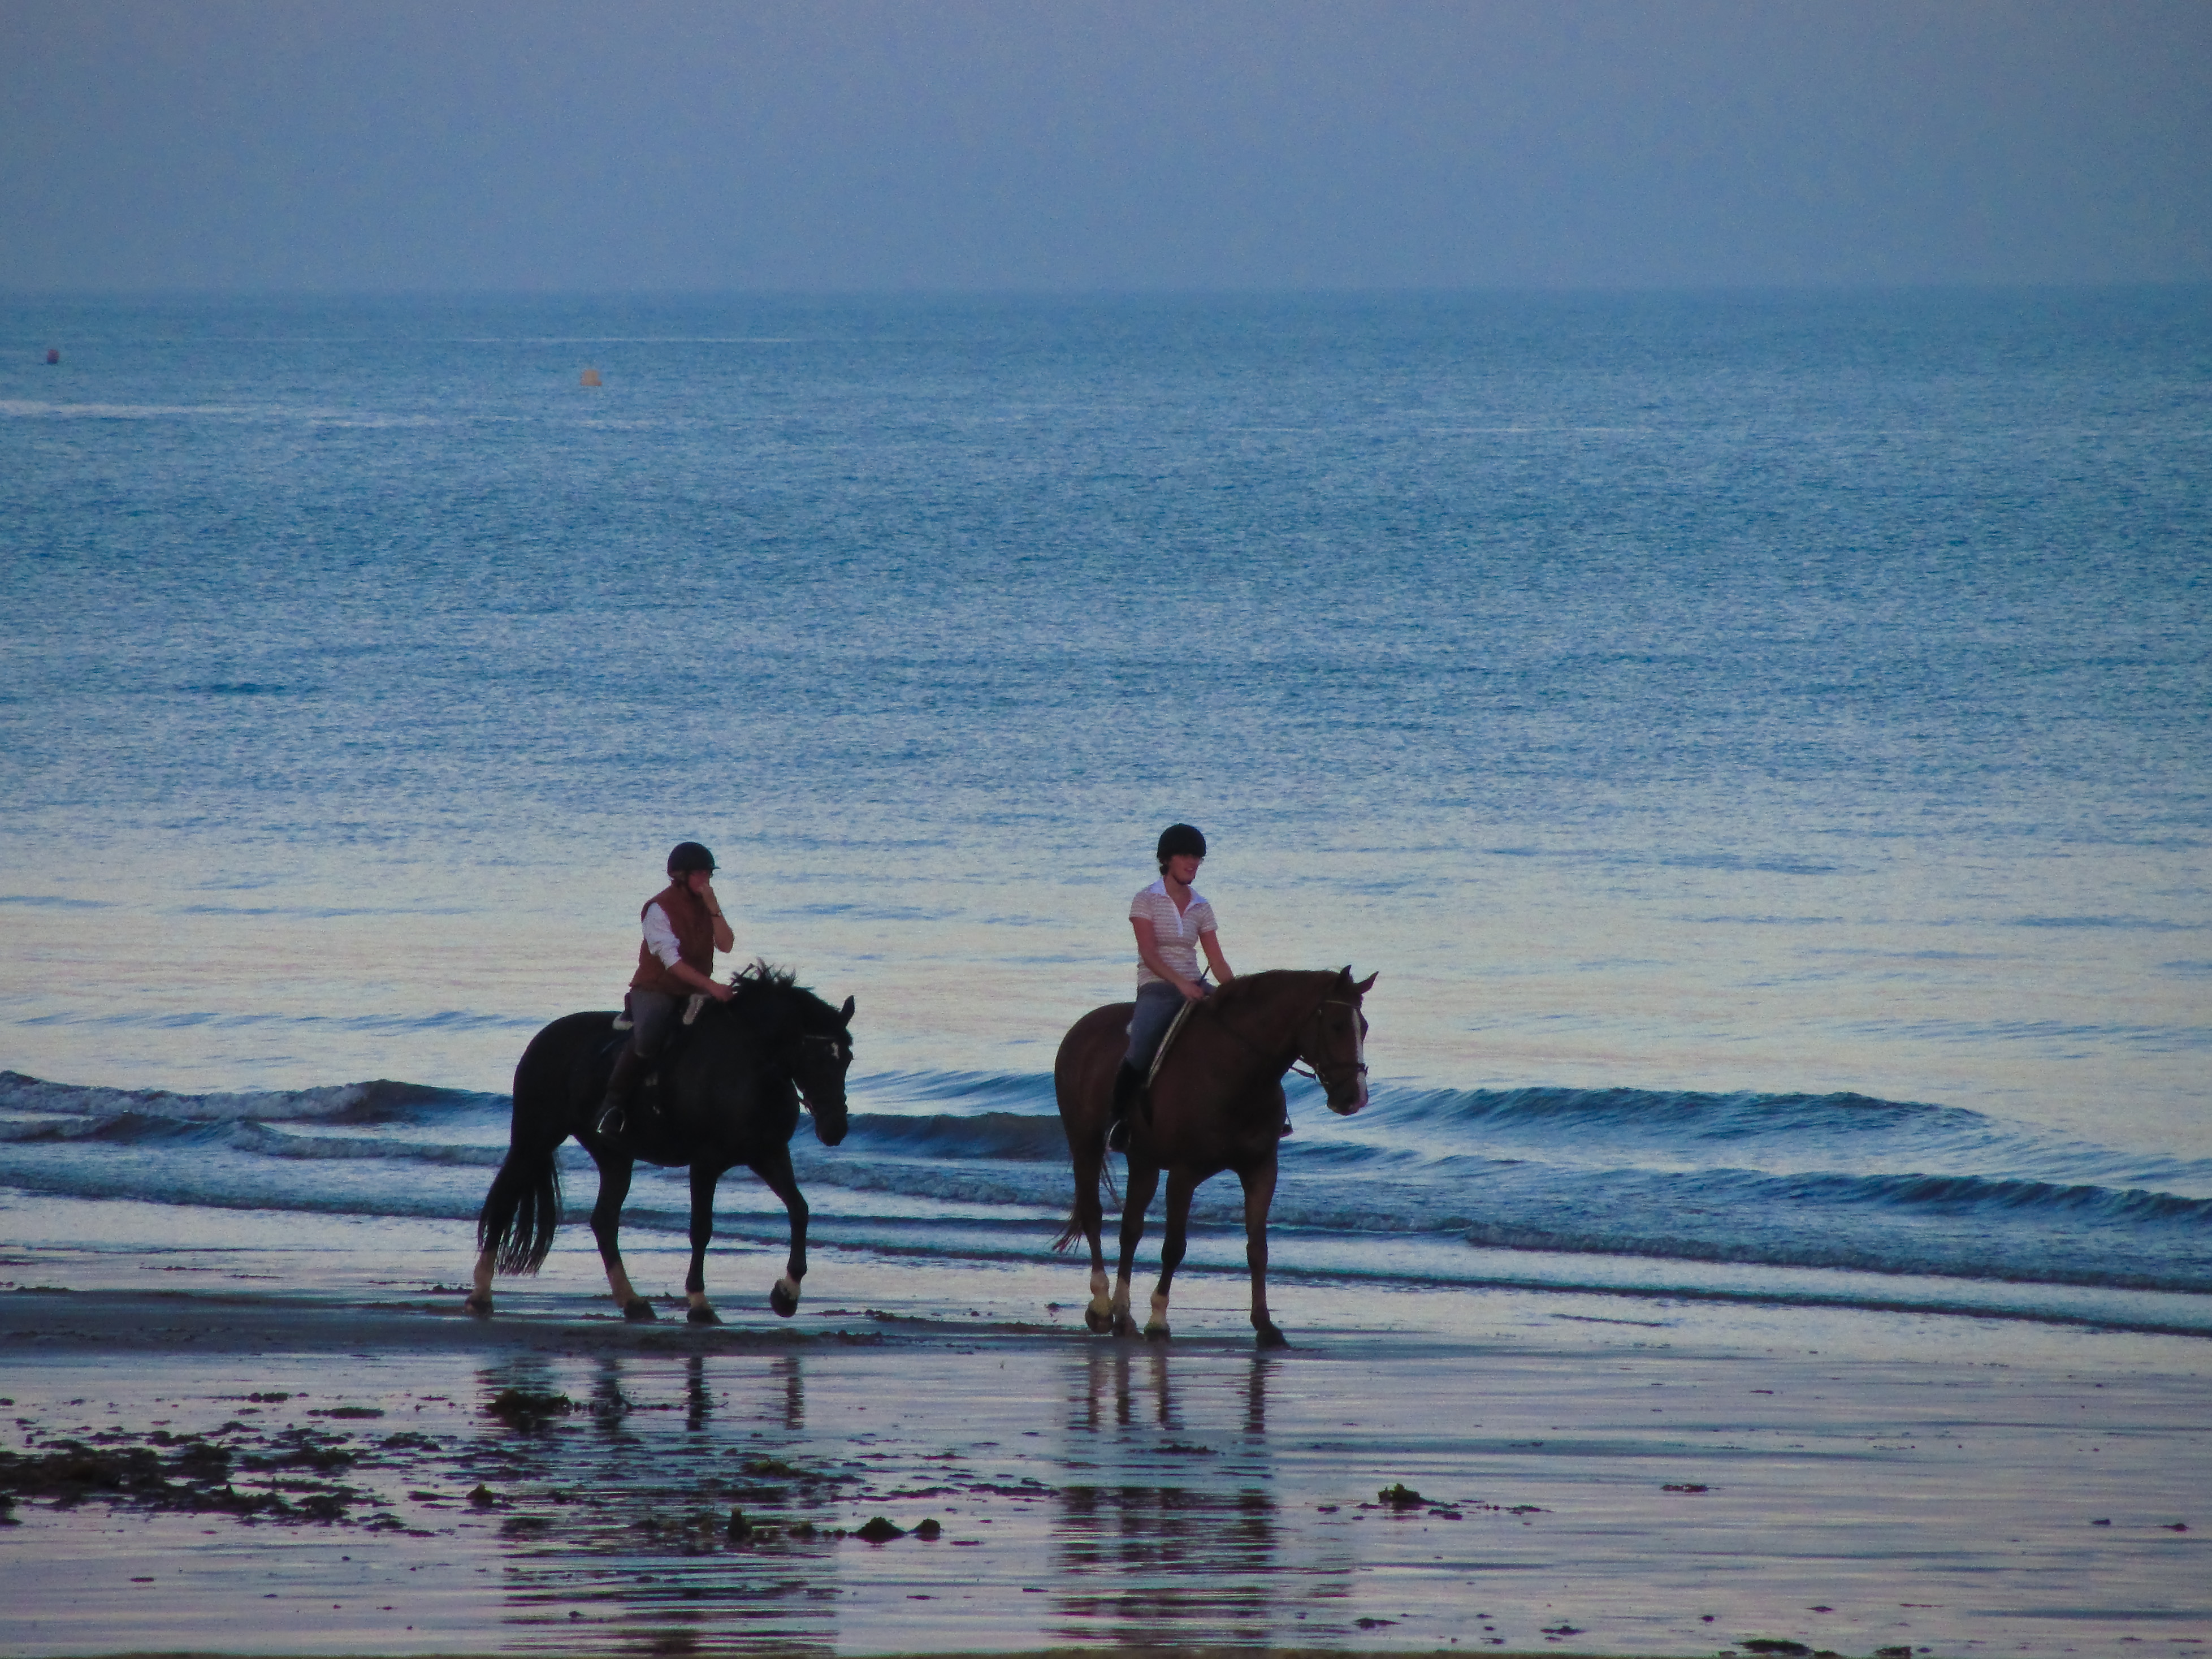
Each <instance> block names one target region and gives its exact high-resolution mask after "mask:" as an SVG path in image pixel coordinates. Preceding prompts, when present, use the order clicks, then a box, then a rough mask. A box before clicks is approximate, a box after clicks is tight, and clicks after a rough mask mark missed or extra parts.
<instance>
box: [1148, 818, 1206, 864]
mask: <svg viewBox="0 0 2212 1659" xmlns="http://www.w3.org/2000/svg"><path fill="white" fill-rule="evenodd" d="M1178 853H1189V854H1194V855H1195V856H1197V857H1199V858H1204V857H1205V856H1206V837H1205V836H1202V835H1200V833H1199V832H1198V829H1197V828H1196V827H1195V826H1194V825H1192V824H1188V823H1171V824H1170V825H1168V827H1167V828H1166V829H1163V830H1161V831H1160V850H1159V854H1158V856H1159V859H1160V861H1161V862H1162V863H1165V862H1166V861H1167V860H1169V859H1171V858H1173V857H1174V856H1175V855H1176V854H1178Z"/></svg>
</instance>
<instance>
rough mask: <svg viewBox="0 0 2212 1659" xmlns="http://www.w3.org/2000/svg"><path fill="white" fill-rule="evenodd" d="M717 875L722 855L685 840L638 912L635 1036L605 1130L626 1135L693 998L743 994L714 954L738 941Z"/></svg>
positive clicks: (613, 1081) (618, 1064)
mask: <svg viewBox="0 0 2212 1659" xmlns="http://www.w3.org/2000/svg"><path fill="white" fill-rule="evenodd" d="M638 921H639V923H640V925H641V927H642V928H643V929H644V933H645V937H644V939H642V940H641V942H640V943H639V945H638V947H637V971H636V972H635V974H633V975H630V981H629V995H628V996H627V997H626V998H624V999H623V1006H624V1007H625V1008H626V1009H628V1011H629V1018H630V1040H629V1042H626V1043H624V1044H623V1051H622V1053H621V1054H617V1056H616V1057H615V1069H614V1074H613V1075H612V1076H611V1077H610V1078H608V1079H607V1097H606V1101H605V1104H603V1105H602V1106H601V1107H600V1108H599V1121H598V1123H597V1124H596V1125H595V1126H594V1127H595V1128H596V1129H597V1130H598V1132H599V1133H600V1134H602V1135H618V1134H620V1133H622V1131H623V1124H624V1122H625V1121H627V1118H628V1114H629V1097H630V1096H631V1095H632V1094H633V1093H635V1091H636V1089H637V1085H638V1082H639V1079H641V1078H642V1077H643V1076H644V1075H645V1072H646V1067H647V1065H648V1064H649V1063H650V1062H651V1061H652V1060H653V1056H654V1055H655V1054H659V1052H660V1049H661V1045H662V1044H663V1043H665V1042H666V1041H667V1040H668V1033H669V1031H670V1030H671V1029H672V1028H673V1027H674V1025H675V1024H676V1018H677V1012H678V1009H680V1008H681V1007H682V1006H683V1005H684V1000H685V999H687V998H689V997H693V996H702V995H703V996H710V997H712V998H714V1000H715V1001H717V1002H727V1001H728V1000H730V998H731V997H732V995H734V994H735V993H734V992H733V991H732V989H731V987H729V986H727V985H722V984H719V983H717V982H716V981H715V979H714V952H715V951H729V950H732V949H734V948H735V947H736V945H737V942H738V940H737V935H736V934H734V933H732V932H731V931H730V924H729V923H728V922H727V921H724V920H723V918H722V905H721V901H720V900H719V899H717V898H716V897H715V896H714V854H712V853H710V852H708V850H707V849H706V848H703V847H702V846H701V845H700V844H699V843H698V842H696V841H687V842H683V843H681V844H680V845H679V846H678V847H677V848H676V850H675V851H673V852H671V854H669V855H668V885H667V886H665V887H664V888H663V889H661V890H660V891H659V892H658V893H655V894H654V895H653V896H652V897H651V898H649V899H647V901H646V902H645V903H644V905H643V907H642V908H641V909H640V910H639V911H638Z"/></svg>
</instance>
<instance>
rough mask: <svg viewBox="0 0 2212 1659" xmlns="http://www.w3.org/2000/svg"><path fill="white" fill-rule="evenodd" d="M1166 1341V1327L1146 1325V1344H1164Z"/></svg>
mask: <svg viewBox="0 0 2212 1659" xmlns="http://www.w3.org/2000/svg"><path fill="white" fill-rule="evenodd" d="M1145 1340H1146V1341H1147V1342H1164V1341H1166V1340H1168V1328H1167V1327H1166V1326H1164V1325H1147V1326H1146V1327H1145Z"/></svg>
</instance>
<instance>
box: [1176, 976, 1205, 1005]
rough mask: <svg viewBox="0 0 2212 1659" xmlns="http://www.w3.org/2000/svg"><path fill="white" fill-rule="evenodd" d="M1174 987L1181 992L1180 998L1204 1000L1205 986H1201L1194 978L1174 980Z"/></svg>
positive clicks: (1193, 1000) (1192, 1000)
mask: <svg viewBox="0 0 2212 1659" xmlns="http://www.w3.org/2000/svg"><path fill="white" fill-rule="evenodd" d="M1176 990H1178V991H1180V992H1182V1000H1184V1001H1185V1002H1203V1001H1205V1000H1206V987H1203V986H1201V985H1200V983H1199V982H1198V981H1196V980H1194V979H1185V980H1178V981H1176Z"/></svg>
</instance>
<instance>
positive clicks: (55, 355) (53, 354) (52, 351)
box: [46, 346, 62, 363]
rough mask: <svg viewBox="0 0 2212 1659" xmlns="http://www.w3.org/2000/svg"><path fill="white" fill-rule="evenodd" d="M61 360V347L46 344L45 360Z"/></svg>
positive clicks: (55, 361) (52, 361) (54, 361)
mask: <svg viewBox="0 0 2212 1659" xmlns="http://www.w3.org/2000/svg"><path fill="white" fill-rule="evenodd" d="M61 360H62V349H61V348H60V347H59V346H48V347H47V348H46V361H47V362H50V363H58V362H61Z"/></svg>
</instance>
